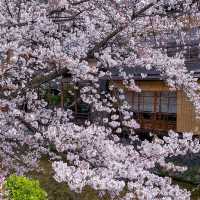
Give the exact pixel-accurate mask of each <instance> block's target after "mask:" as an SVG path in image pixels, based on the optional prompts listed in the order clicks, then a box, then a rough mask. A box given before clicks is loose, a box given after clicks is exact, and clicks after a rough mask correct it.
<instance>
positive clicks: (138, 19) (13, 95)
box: [0, 0, 200, 200]
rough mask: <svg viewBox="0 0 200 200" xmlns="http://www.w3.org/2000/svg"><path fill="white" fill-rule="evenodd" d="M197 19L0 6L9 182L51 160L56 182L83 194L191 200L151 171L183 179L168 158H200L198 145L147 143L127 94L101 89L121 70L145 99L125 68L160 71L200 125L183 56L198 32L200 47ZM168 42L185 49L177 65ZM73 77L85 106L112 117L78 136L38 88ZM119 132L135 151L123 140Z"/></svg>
mask: <svg viewBox="0 0 200 200" xmlns="http://www.w3.org/2000/svg"><path fill="white" fill-rule="evenodd" d="M198 19H199V3H198V1H195V0H171V1H170V0H169V1H167V2H166V1H165V0H146V1H144V0H49V2H46V1H39V0H1V1H0V27H1V28H0V91H1V93H0V110H1V112H0V157H1V163H2V169H1V170H2V174H5V175H7V174H9V173H10V172H11V171H13V170H14V171H16V172H17V173H18V174H23V173H25V172H27V171H29V170H33V169H35V168H37V167H38V161H39V160H40V158H41V157H42V156H43V155H48V156H49V157H50V158H51V159H52V166H53V169H54V170H55V176H54V177H55V179H56V180H57V181H59V182H66V184H68V185H69V187H70V188H71V189H72V190H74V191H76V192H81V190H82V189H83V187H84V186H86V185H87V186H91V187H92V188H94V189H96V190H98V191H99V194H100V195H104V194H105V193H106V192H108V193H109V194H110V195H111V197H112V198H115V197H118V198H119V199H124V200H128V199H141V200H143V199H155V200H156V199H181V200H183V199H189V198H190V193H189V192H188V191H186V190H183V189H180V188H179V186H177V185H173V184H172V183H171V179H170V178H163V177H160V176H158V175H156V174H155V173H153V170H152V169H153V168H155V167H156V166H159V167H161V168H164V169H165V170H168V171H183V170H185V167H182V166H175V165H174V164H173V163H171V162H168V161H167V160H166V158H168V157H172V156H176V155H184V154H187V153H188V152H190V153H191V152H192V153H197V152H199V150H200V145H199V140H198V139H193V138H192V133H185V134H184V135H183V137H179V135H178V134H177V133H175V132H173V131H170V132H169V136H167V137H164V138H163V139H162V140H161V139H158V138H156V139H155V140H153V141H152V142H149V141H147V140H145V141H141V140H140V139H139V138H138V136H137V135H136V134H135V129H137V128H138V127H139V124H138V123H137V122H136V121H135V119H134V117H133V112H132V111H131V110H130V109H129V108H130V107H129V105H128V103H127V102H126V99H125V97H124V91H123V89H119V90H118V93H119V95H117V96H116V95H113V93H114V90H115V88H114V87H113V86H112V85H110V87H109V91H107V92H105V91H102V90H100V80H101V79H102V78H104V79H105V78H106V79H107V80H110V79H112V69H118V70H119V73H120V76H122V77H123V84H124V88H131V89H132V90H133V91H136V92H140V91H141V89H140V88H139V86H138V85H137V84H136V83H135V81H134V75H131V74H128V73H126V71H125V70H124V67H128V68H133V69H134V68H135V67H141V68H143V69H145V70H147V71H148V70H151V69H155V70H157V71H159V72H160V74H161V77H162V78H163V80H164V81H165V82H166V84H167V85H168V86H169V87H170V88H171V89H173V90H179V89H181V90H183V91H184V92H185V94H186V95H187V97H188V98H189V99H190V101H191V102H192V103H193V105H194V107H195V109H196V113H197V116H198V114H199V112H200V96H199V89H200V86H199V85H198V83H197V80H196V79H195V78H194V77H193V72H191V71H188V69H187V67H186V66H185V62H184V56H183V55H184V50H185V48H184V47H185V46H186V45H188V39H191V40H192V38H193V36H190V37H189V38H188V35H187V34H186V33H187V32H189V31H190V30H192V29H196V36H194V37H197V38H198V37H199V31H198ZM171 40H173V41H175V43H176V44H177V45H182V49H181V51H179V52H178V53H176V55H174V56H173V57H169V56H168V55H167V52H166V49H165V47H166V45H167V44H168V43H169V42H170V41H171ZM91 60H93V61H95V66H91ZM66 74H71V76H72V80H71V81H72V83H73V84H74V85H76V84H77V83H79V82H81V81H87V82H89V83H90V84H89V85H86V86H84V87H82V88H81V90H80V94H81V95H80V96H81V100H82V101H83V102H85V103H88V104H89V105H91V106H92V111H93V112H94V113H95V112H98V113H104V115H103V116H105V117H102V118H101V119H98V120H94V121H87V122H86V123H85V125H82V126H81V125H78V124H76V123H75V120H74V119H73V113H72V111H71V110H70V108H69V109H67V110H64V109H61V108H50V107H48V105H47V102H46V101H45V99H43V98H42V97H41V96H40V95H38V88H40V87H42V85H44V84H46V83H48V82H50V81H52V80H59V79H60V78H62V77H64V76H65V75H66ZM116 102H118V106H116ZM119 102H120V103H119ZM105 113H107V114H105ZM122 127H126V130H128V134H129V140H128V141H129V142H128V143H123V142H122V141H121V139H120V133H121V132H123V128H122ZM50 146H53V147H54V148H49V147H50ZM52 149H53V150H52ZM124 191H126V193H125V194H124V196H123V195H121V193H122V192H124Z"/></svg>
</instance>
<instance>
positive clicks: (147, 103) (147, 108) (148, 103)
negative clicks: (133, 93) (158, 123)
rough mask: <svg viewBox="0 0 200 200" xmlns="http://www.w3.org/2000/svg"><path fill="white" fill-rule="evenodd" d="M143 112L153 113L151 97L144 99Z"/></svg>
mask: <svg viewBox="0 0 200 200" xmlns="http://www.w3.org/2000/svg"><path fill="white" fill-rule="evenodd" d="M144 111H145V112H153V97H152V96H149V97H144Z"/></svg>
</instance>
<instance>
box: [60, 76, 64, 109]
mask: <svg viewBox="0 0 200 200" xmlns="http://www.w3.org/2000/svg"><path fill="white" fill-rule="evenodd" d="M60 101H61V102H60V104H61V108H62V110H63V109H64V86H63V78H61V81H60Z"/></svg>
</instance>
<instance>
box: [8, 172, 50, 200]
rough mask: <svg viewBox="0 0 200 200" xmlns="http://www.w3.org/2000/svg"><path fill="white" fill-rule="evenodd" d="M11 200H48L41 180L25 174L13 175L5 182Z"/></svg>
mask: <svg viewBox="0 0 200 200" xmlns="http://www.w3.org/2000/svg"><path fill="white" fill-rule="evenodd" d="M5 189H6V190H7V191H8V198H9V200H47V194H46V192H45V191H44V190H43V189H42V188H40V184H39V181H37V180H30V179H28V178H26V177H23V176H16V175H11V176H10V177H9V178H8V179H7V180H6V183H5Z"/></svg>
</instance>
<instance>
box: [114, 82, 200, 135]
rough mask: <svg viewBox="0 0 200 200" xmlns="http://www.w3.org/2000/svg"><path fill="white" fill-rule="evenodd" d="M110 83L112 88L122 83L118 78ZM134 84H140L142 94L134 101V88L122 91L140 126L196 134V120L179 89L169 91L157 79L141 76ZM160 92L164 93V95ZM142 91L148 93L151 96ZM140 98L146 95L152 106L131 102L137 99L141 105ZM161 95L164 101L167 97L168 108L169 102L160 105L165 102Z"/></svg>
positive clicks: (198, 132)
mask: <svg viewBox="0 0 200 200" xmlns="http://www.w3.org/2000/svg"><path fill="white" fill-rule="evenodd" d="M113 83H114V85H115V86H116V88H119V87H123V84H122V81H112V84H113ZM136 84H137V85H138V86H139V87H140V88H141V90H142V92H143V93H144V95H143V96H144V97H142V98H141V97H140V98H139V100H137V101H134V100H133V99H134V93H135V92H133V91H131V90H129V89H126V90H125V91H126V92H125V93H126V98H127V100H128V102H129V104H132V105H131V106H132V108H133V111H135V112H134V113H135V118H136V120H137V121H138V122H139V123H140V125H141V128H142V129H144V130H151V131H155V132H166V131H168V130H174V131H177V132H190V131H192V132H193V133H194V134H196V135H200V120H198V119H197V118H196V114H195V111H194V108H193V106H192V103H191V102H190V101H189V100H188V99H187V97H186V95H185V94H184V92H183V91H171V90H169V88H168V87H167V86H166V84H165V83H164V82H163V81H161V80H142V81H137V82H136ZM163 94H164V95H165V96H164V97H163ZM145 95H151V97H148V96H145ZM166 95H168V96H166ZM136 96H137V95H136ZM141 96H142V95H141ZM144 98H147V99H148V98H149V99H148V101H149V104H152V107H148V105H146V106H147V108H146V110H144V109H137V108H136V107H135V104H138V101H140V102H139V104H140V105H139V106H140V107H141V105H142V106H144V104H143V103H142V102H144ZM162 99H165V101H166V100H167V99H168V100H167V102H168V108H169V104H170V109H169V111H168V110H167V109H166V106H165V105H162V104H165V102H164V103H163V101H161V100H162ZM170 102H171V103H170ZM159 107H161V109H159ZM162 107H163V108H162ZM141 110H142V111H141Z"/></svg>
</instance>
